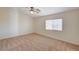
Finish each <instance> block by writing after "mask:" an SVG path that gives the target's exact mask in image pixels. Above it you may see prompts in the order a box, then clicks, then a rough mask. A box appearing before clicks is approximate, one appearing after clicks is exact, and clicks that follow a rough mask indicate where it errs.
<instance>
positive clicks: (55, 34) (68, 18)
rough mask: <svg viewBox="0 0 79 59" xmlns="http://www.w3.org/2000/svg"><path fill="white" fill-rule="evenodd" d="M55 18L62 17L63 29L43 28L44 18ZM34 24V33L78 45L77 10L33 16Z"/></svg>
mask: <svg viewBox="0 0 79 59" xmlns="http://www.w3.org/2000/svg"><path fill="white" fill-rule="evenodd" d="M57 18H62V19H63V20H64V24H63V31H62V32H59V31H48V30H45V20H51V19H52V20H53V19H57ZM34 26H35V32H36V33H39V34H43V35H46V36H49V37H52V38H56V39H59V40H63V41H67V42H70V43H73V44H78V45H79V10H73V11H68V12H62V13H58V14H54V15H49V16H43V17H39V18H35V19H34Z"/></svg>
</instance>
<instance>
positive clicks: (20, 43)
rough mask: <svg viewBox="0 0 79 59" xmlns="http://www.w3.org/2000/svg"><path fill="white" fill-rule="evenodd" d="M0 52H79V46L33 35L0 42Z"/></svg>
mask: <svg viewBox="0 0 79 59" xmlns="http://www.w3.org/2000/svg"><path fill="white" fill-rule="evenodd" d="M0 51H79V46H77V45H74V44H70V43H66V42H63V41H60V40H56V39H53V38H49V37H45V36H42V35H39V34H34V33H33V34H28V35H23V36H18V37H14V38H8V39H3V40H0Z"/></svg>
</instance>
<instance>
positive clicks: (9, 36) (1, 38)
mask: <svg viewBox="0 0 79 59" xmlns="http://www.w3.org/2000/svg"><path fill="white" fill-rule="evenodd" d="M30 33H32V32H30ZM30 33H22V34H14V35H5V36H1V37H0V40H3V39H7V38H12V37H16V36H21V35H27V34H30Z"/></svg>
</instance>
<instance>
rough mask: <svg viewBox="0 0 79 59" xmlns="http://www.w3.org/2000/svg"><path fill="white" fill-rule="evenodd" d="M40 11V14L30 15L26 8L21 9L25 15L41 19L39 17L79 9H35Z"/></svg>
mask: <svg viewBox="0 0 79 59" xmlns="http://www.w3.org/2000/svg"><path fill="white" fill-rule="evenodd" d="M35 8H38V9H40V12H39V13H38V14H33V15H32V14H30V13H29V11H28V10H26V9H25V8H23V7H22V8H19V10H20V11H21V12H23V13H24V14H25V15H29V16H32V17H39V16H46V15H51V14H56V13H60V12H65V11H70V10H74V9H79V8H78V7H35Z"/></svg>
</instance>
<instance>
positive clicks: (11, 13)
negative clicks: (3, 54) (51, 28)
mask: <svg viewBox="0 0 79 59" xmlns="http://www.w3.org/2000/svg"><path fill="white" fill-rule="evenodd" d="M31 32H33V29H32V18H31V17H29V16H28V15H24V14H22V13H21V12H19V11H18V9H17V8H0V39H4V38H9V37H14V36H17V35H23V34H28V33H31Z"/></svg>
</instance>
